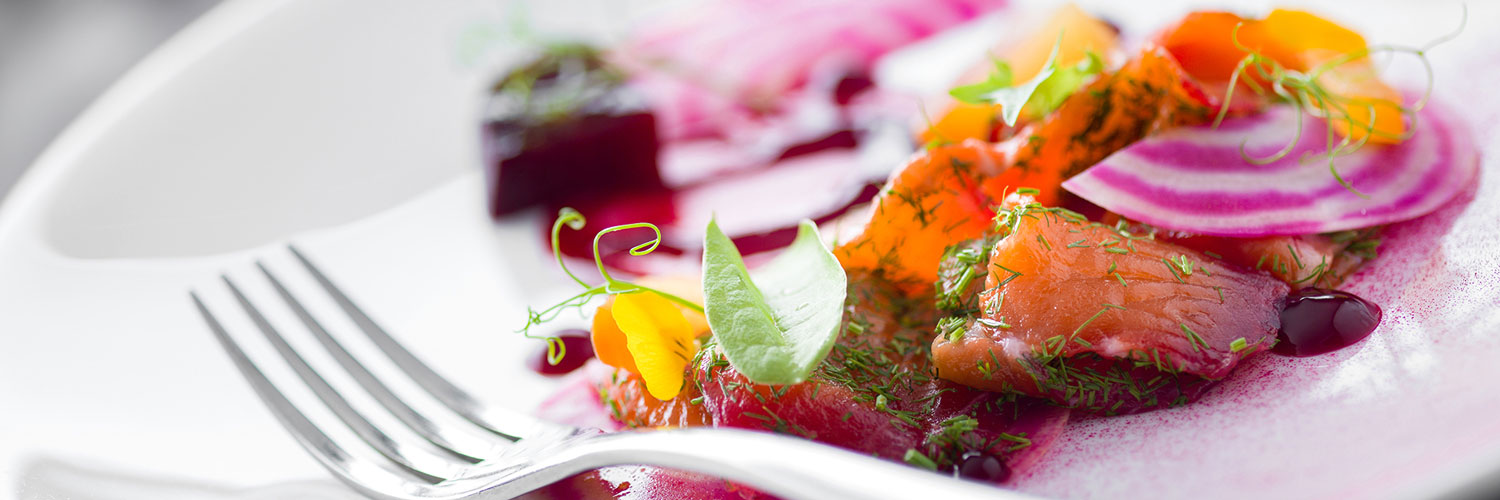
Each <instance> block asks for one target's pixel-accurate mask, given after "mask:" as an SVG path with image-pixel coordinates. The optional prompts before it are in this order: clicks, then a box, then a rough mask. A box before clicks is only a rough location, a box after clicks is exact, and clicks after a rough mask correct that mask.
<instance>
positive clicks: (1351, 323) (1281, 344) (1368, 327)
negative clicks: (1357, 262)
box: [1271, 288, 1381, 357]
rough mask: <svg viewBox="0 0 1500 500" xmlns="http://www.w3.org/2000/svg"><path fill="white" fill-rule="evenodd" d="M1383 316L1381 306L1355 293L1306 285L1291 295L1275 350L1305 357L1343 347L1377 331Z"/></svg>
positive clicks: (1282, 314) (1282, 318) (1282, 317)
mask: <svg viewBox="0 0 1500 500" xmlns="http://www.w3.org/2000/svg"><path fill="white" fill-rule="evenodd" d="M1380 316H1381V311H1380V306H1377V305H1375V304H1373V303H1370V301H1367V300H1365V299H1362V298H1360V297H1358V296H1356V295H1354V294H1352V293H1349V292H1342V291H1338V290H1324V289H1321V288H1304V289H1302V290H1298V291H1296V292H1293V293H1292V294H1291V295H1290V296H1288V297H1287V299H1286V307H1285V308H1284V309H1282V310H1281V333H1279V334H1278V335H1277V336H1276V346H1275V347H1272V348H1271V352H1274V353H1277V354H1281V355H1284V356H1296V357H1304V356H1316V355H1318V354H1323V353H1328V352H1333V351H1336V350H1339V349H1343V348H1345V347H1349V346H1350V345H1353V344H1354V343H1356V342H1359V341H1361V340H1364V338H1365V337H1368V336H1369V335H1370V333H1371V332H1374V331H1375V327H1376V326H1377V325H1379V324H1380Z"/></svg>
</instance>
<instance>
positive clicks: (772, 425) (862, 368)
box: [600, 273, 1068, 470]
mask: <svg viewBox="0 0 1500 500" xmlns="http://www.w3.org/2000/svg"><path fill="white" fill-rule="evenodd" d="M849 283H850V291H849V301H848V303H847V304H846V310H845V320H844V326H843V328H844V331H843V332H842V334H841V336H840V338H839V341H838V343H837V344H836V345H835V347H834V349H833V351H832V352H831V353H830V354H829V356H828V358H827V359H826V360H824V362H823V364H822V365H820V367H819V368H818V369H817V370H816V371H815V372H814V373H813V375H812V376H811V377H810V379H809V380H808V381H806V382H803V383H800V384H795V385H785V386H769V385H761V384H756V383H753V382H750V381H749V380H746V379H745V378H744V377H743V376H742V375H740V374H739V372H737V371H736V370H735V369H734V367H732V366H730V365H729V363H728V361H727V360H726V359H725V358H724V357H723V354H722V353H721V351H719V350H717V348H716V347H714V346H712V345H710V346H706V347H705V348H704V350H703V351H701V352H700V354H699V356H697V358H696V359H695V360H694V363H693V364H692V365H691V366H690V367H689V368H688V370H689V371H690V376H689V381H688V382H687V385H686V386H685V387H683V389H682V392H681V393H680V394H679V395H678V396H677V397H676V398H674V399H672V400H669V401H660V400H656V399H655V398H652V397H651V396H650V394H648V393H647V392H646V391H645V390H644V385H643V384H641V382H640V379H639V378H638V377H636V376H635V375H632V374H629V373H628V372H616V374H615V376H614V377H612V378H610V379H608V380H605V381H603V382H602V383H601V387H600V389H601V394H602V396H603V399H604V401H605V405H606V407H607V408H609V409H610V410H609V411H611V413H612V414H613V416H614V418H615V419H616V420H617V421H619V422H621V423H623V424H624V425H625V426H626V427H630V428H658V427H679V426H696V425H712V426H717V427H735V428H744V429H758V430H767V431H771V432H776V433H781V434H787V435H792V436H798V437H802V438H806V439H812V440H816V441H819V442H823V443H828V444H832V445H835V446H840V447H844V448H847V449H851V450H854V451H858V452H860V453H865V454H871V455H875V456H878V457H881V458H885V459H890V460H897V461H902V460H907V459H908V456H909V454H910V453H911V452H913V451H915V452H916V453H918V454H920V455H922V456H923V457H926V458H927V459H929V460H931V461H932V463H933V465H934V466H935V467H938V468H939V469H944V470H946V469H951V468H952V467H953V466H955V465H956V464H957V462H958V461H959V460H961V459H963V457H964V456H966V454H969V453H983V454H988V455H990V456H994V457H997V458H999V459H1000V460H1001V462H1002V463H1003V464H1004V466H1005V467H1006V470H1018V469H1024V468H1025V467H1027V466H1029V465H1030V464H1031V463H1032V462H1033V461H1035V460H1036V459H1037V458H1038V457H1040V455H1041V452H1042V450H1044V449H1045V448H1046V446H1047V443H1048V442H1050V440H1051V437H1052V436H1055V435H1056V434H1057V433H1058V432H1059V431H1060V430H1061V428H1062V425H1063V424H1064V423H1065V422H1066V421H1067V415H1068V410H1067V409H1064V408H1059V407H1056V406H1052V405H1049V404H1046V403H1044V402H1042V401H1038V400H1033V399H1029V398H1019V397H1017V396H1016V395H1014V394H1000V393H996V392H988V391H982V390H978V389H974V388H971V387H965V386H963V385H960V384H957V383H954V382H951V381H948V380H943V379H940V378H938V377H936V376H935V373H934V368H933V364H932V358H931V353H930V352H929V350H928V347H929V343H928V339H929V336H930V334H931V333H930V332H931V331H932V328H933V323H932V321H933V318H936V316H937V311H936V310H933V309H932V308H931V307H930V306H929V305H927V304H931V296H930V295H929V296H927V297H925V298H923V299H908V298H906V297H905V296H904V294H903V292H902V291H900V290H899V289H898V288H897V287H896V286H895V285H893V284H891V283H890V282H887V281H884V280H881V279H879V278H876V277H873V276H870V275H868V274H857V273H851V275H850V279H849Z"/></svg>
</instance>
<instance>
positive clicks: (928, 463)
mask: <svg viewBox="0 0 1500 500" xmlns="http://www.w3.org/2000/svg"><path fill="white" fill-rule="evenodd" d="M901 460H902V461H903V462H906V463H907V464H910V465H913V466H916V467H921V468H923V469H927V470H932V471H935V470H937V463H936V462H933V461H932V459H931V458H927V455H925V454H923V453H922V452H920V451H917V449H916V448H908V449H907V450H906V456H903V457H901Z"/></svg>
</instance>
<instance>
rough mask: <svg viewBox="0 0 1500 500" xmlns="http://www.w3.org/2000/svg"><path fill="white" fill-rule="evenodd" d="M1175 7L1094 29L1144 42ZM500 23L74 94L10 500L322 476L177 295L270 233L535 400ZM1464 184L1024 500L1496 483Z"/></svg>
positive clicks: (144, 77) (1381, 35)
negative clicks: (1319, 347) (1375, 257)
mask: <svg viewBox="0 0 1500 500" xmlns="http://www.w3.org/2000/svg"><path fill="white" fill-rule="evenodd" d="M658 3H662V2H634V3H629V2H627V3H626V4H622V3H621V2H618V1H608V0H597V1H595V2H592V3H590V4H587V5H585V6H583V7H579V6H578V3H577V2H573V3H568V4H567V5H562V4H563V2H539V3H537V5H534V6H532V7H531V8H529V9H525V10H524V12H525V15H527V16H529V17H530V18H531V19H533V20H534V21H536V25H537V26H538V29H539V30H541V31H544V32H574V33H579V34H582V35H585V36H589V37H594V38H596V39H598V38H602V39H609V38H610V36H611V35H610V34H611V33H614V32H616V31H617V30H618V29H619V28H620V27H621V26H623V24H624V21H622V20H628V19H630V18H632V17H634V16H639V15H642V14H641V13H642V12H649V11H650V9H651V8H654V7H653V5H654V4H658ZM1100 3H1103V2H1100ZM1186 3H1187V2H1185V3H1184V4H1183V5H1179V4H1173V5H1167V6H1161V7H1156V8H1153V9H1140V8H1130V7H1128V6H1126V5H1124V4H1121V5H1118V6H1111V5H1107V4H1105V5H1100V6H1099V8H1098V11H1100V12H1103V13H1105V14H1106V15H1107V16H1109V17H1110V18H1111V19H1112V20H1115V21H1117V22H1119V23H1120V24H1122V25H1124V26H1125V27H1126V28H1127V30H1128V31H1132V32H1135V33H1142V32H1145V31H1147V30H1149V29H1151V28H1152V27H1155V26H1160V25H1161V23H1164V22H1167V21H1169V20H1170V19H1173V18H1174V17H1175V16H1177V15H1179V14H1180V13H1181V12H1183V11H1185V10H1186V8H1187V7H1186ZM1191 3H1198V4H1201V3H1203V2H1191ZM511 5H515V4H501V3H498V2H492V1H479V0H475V1H472V2H456V1H455V2H420V3H418V2H395V1H391V2H354V1H352V0H317V1H300V2H288V1H266V2H258V1H251V0H239V1H231V2H228V3H226V4H225V5H223V6H221V7H220V8H218V9H216V10H214V11H213V12H212V13H210V14H209V15H207V16H205V18H203V19H202V20H200V21H198V22H197V23H195V24H194V25H193V26H192V27H190V28H189V29H188V30H186V31H184V32H183V33H182V34H180V35H179V36H177V37H176V38H174V39H173V40H172V41H171V42H170V43H168V44H167V45H166V46H164V47H163V48H162V49H160V50H159V51H158V52H157V53H156V54H154V55H153V56H152V57H151V58H149V59H148V60H147V61H146V62H144V63H142V64H141V65H140V66H139V67H137V68H136V69H135V70H133V71H132V72H131V73H130V75H129V76H127V77H126V78H125V79H124V80H122V81H121V82H120V83H119V84H117V85H116V86H115V87H114V88H113V89H112V90H111V91H110V92H109V93H108V94H106V95H105V96H104V97H103V98H101V99H100V100H99V101H98V102H97V103H95V105H94V106H93V107H92V108H91V109H90V110H89V111H88V112H87V113H85V115H84V116H83V117H82V118H80V119H79V121H78V122H77V123H75V124H74V125H73V126H72V127H71V128H70V129H69V130H68V131H67V132H66V133H65V134H64V135H63V136H62V137H61V138H59V139H58V141H57V142H56V143H55V144H53V146H52V147H51V148H50V149H49V150H48V152H47V153H46V154H45V155H44V156H43V157H42V159H41V160H40V161H39V162H38V163H37V164H36V165H35V166H34V167H33V168H32V169H31V170H30V171H29V172H28V174H27V176H26V177H25V178H24V179H23V181H22V182H21V183H20V184H19V185H17V187H16V188H15V190H14V191H13V192H12V194H11V195H10V197H9V199H7V200H6V202H5V205H4V208H3V210H0V339H3V341H4V343H3V344H0V483H8V484H10V487H9V488H8V489H7V491H18V490H19V488H21V486H22V485H23V483H24V478H22V477H21V472H22V470H23V467H25V466H26V465H27V464H32V463H44V464H46V463H53V464H55V463H56V462H55V460H64V461H67V462H69V463H86V464H89V465H90V466H97V467H101V468H105V469H114V470H123V471H127V472H132V473H135V474H138V475H140V476H146V477H157V478H183V479H188V480H192V481H201V482H203V483H204V484H218V485H225V486H231V487H235V486H249V485H264V484H274V483H279V482H283V481H288V480H294V479H315V480H323V479H324V478H326V475H325V473H324V472H323V471H322V470H321V469H320V468H319V467H318V466H317V465H316V464H315V463H314V462H313V461H312V460H310V459H308V458H307V456H306V454H305V453H304V452H302V451H301V450H300V449H299V448H298V447H297V446H296V444H295V443H294V442H293V441H292V440H291V439H289V438H288V436H287V435H286V434H285V433H284V431H282V430H281V428H280V427H279V426H278V425H277V424H276V423H275V422H274V420H272V419H271V418H270V416H269V414H268V412H266V411H265V410H264V409H262V408H261V407H260V404H259V402H258V401H257V400H256V399H255V397H254V396H253V394H252V393H251V392H250V391H249V390H247V387H246V386H245V384H244V383H243V382H242V381H241V380H240V379H239V376H238V375H237V374H236V373H235V372H234V371H233V369H232V368H231V367H230V365H229V364H228V363H227V361H226V359H225V357H224V355H223V354H222V353H221V352H220V351H219V349H218V347H217V346H216V345H215V344H214V343H213V341H212V340H211V338H210V337H209V336H208V333H207V331H205V329H204V327H203V325H202V324H201V321H200V320H199V318H198V317H197V316H196V315H195V314H194V312H193V311H192V309H191V308H190V307H189V303H188V301H187V296H186V291H187V290H188V289H189V288H197V289H200V290H203V291H205V293H206V294H208V295H209V298H210V299H211V300H217V301H219V302H217V303H220V304H222V303H223V302H222V301H223V299H224V294H223V293H222V287H221V286H219V285H218V283H217V282H216V279H217V276H218V274H219V273H221V272H228V273H229V274H231V275H232V276H234V277H235V278H236V279H238V280H240V281H241V282H243V283H246V284H247V287H248V288H250V289H249V290H248V291H249V293H250V294H251V295H252V296H253V297H254V298H261V299H267V303H274V302H273V300H274V299H273V298H272V297H268V296H267V294H268V293H269V291H268V289H266V288H265V287H264V286H261V285H260V281H259V280H257V279H255V278H256V276H255V275H254V274H253V267H251V262H252V261H253V260H254V259H256V258H264V259H266V260H267V262H268V263H269V265H271V266H272V267H273V268H274V269H278V270H283V271H284V274H292V271H293V270H294V268H292V267H290V266H288V265H287V264H289V262H288V261H287V259H286V254H285V252H284V251H283V250H282V249H281V246H280V245H281V243H282V242H285V241H289V240H294V241H297V242H298V243H299V244H300V245H301V246H302V247H303V248H304V249H305V250H306V251H307V252H308V253H310V254H311V255H312V256H313V257H314V258H315V259H317V260H319V261H320V262H322V263H323V265H324V267H325V268H327V269H328V271H329V272H330V274H332V275H333V277H334V278H335V279H336V280H338V281H340V282H341V283H342V284H343V285H344V286H345V287H346V288H348V289H350V290H351V291H352V292H354V295H355V296H356V299H357V300H359V301H361V302H362V303H364V304H365V305H366V306H367V307H368V308H369V309H371V310H372V311H374V312H375V313H377V316H378V319H379V320H381V321H382V322H384V323H385V324H386V325H387V326H388V327H389V328H390V329H392V330H393V331H395V332H396V333H397V335H398V336H400V337H402V338H403V339H404V340H406V341H407V343H409V344H410V345H412V346H413V347H414V349H415V350H417V351H418V352H419V354H421V355H422V356H424V357H425V358H428V359H429V360H430V361H432V362H434V363H435V364H437V365H439V366H440V367H441V369H442V370H443V371H444V372H446V373H448V374H449V375H451V376H452V377H454V378H456V379H458V380H459V381H460V382H461V383H463V385H465V386H467V387H469V388H470V389H472V390H473V391H474V392H476V393H478V394H480V395H481V396H483V397H486V398H489V399H492V400H494V401H501V402H505V404H510V405H513V406H515V407H516V408H521V409H528V408H530V407H531V406H532V405H533V404H534V403H535V401H536V400H537V398H539V397H541V396H542V395H543V394H545V393H546V391H547V389H548V387H549V385H548V383H547V382H546V381H542V380H540V379H539V378H538V377H536V376H534V375H531V374H529V373H528V372H526V370H525V369H524V368H522V367H521V360H522V359H523V358H524V357H525V356H526V355H528V354H529V353H530V348H531V347H532V346H531V345H529V344H522V343H520V342H519V341H518V339H517V336H516V335H515V334H513V333H511V330H512V329H513V328H514V327H515V326H517V325H518V322H519V321H520V318H521V314H522V313H523V312H524V306H525V305H526V304H527V303H530V304H542V303H544V302H546V299H549V298H551V297H550V296H553V295H556V294H558V293H561V292H562V291H563V290H561V289H558V288H556V287H555V286H553V285H552V284H555V283H557V281H556V280H555V279H554V278H555V276H553V275H552V274H551V273H552V271H551V269H550V268H549V267H547V266H544V265H534V264H535V263H537V262H541V261H542V259H543V258H544V257H545V255H544V254H543V249H542V248H541V247H540V246H539V245H538V244H537V243H536V241H535V238H536V235H537V234H539V233H538V231H537V229H536V228H535V227H533V226H532V225H531V224H532V223H533V221H534V220H535V218H534V217H533V218H528V219H525V220H522V221H520V222H517V223H511V224H505V225H494V224H491V223H490V222H489V221H488V219H487V218H486V217H485V216H484V214H483V210H482V207H483V204H482V199H483V188H482V185H481V182H480V176H479V175H478V168H477V165H478V157H477V151H478V147H477V131H476V123H477V120H478V110H479V103H480V102H481V99H482V98H483V96H484V91H483V90H484V87H485V84H487V83H488V79H489V78H490V77H491V76H492V72H491V70H492V69H493V68H494V67H496V65H498V64H502V63H503V62H504V61H505V60H507V57H509V56H511V55H513V54H514V50H512V49H513V48H514V47H513V45H514V44H513V41H512V40H511V39H509V38H507V35H506V32H507V29H508V28H507V27H508V26H511V23H510V22H509V21H508V20H509V19H512V18H513V17H512V16H515V15H518V14H517V12H518V11H517V10H515V9H513V8H512V7H510V6H511ZM542 5H545V7H542ZM1470 8H1471V10H1472V12H1471V13H1470V27H1469V29H1468V30H1467V31H1466V32H1465V33H1464V34H1463V35H1462V36H1461V37H1460V38H1459V39H1458V40H1456V41H1454V42H1453V43H1451V44H1449V45H1445V46H1443V47H1442V48H1440V49H1438V50H1437V51H1434V53H1433V54H1432V58H1433V61H1434V63H1435V65H1436V67H1437V70H1438V72H1439V83H1438V93H1439V95H1441V96H1444V97H1445V99H1446V100H1447V101H1448V102H1449V103H1452V104H1457V105H1460V106H1461V107H1463V110H1464V112H1465V117H1466V118H1467V119H1468V120H1469V121H1470V123H1471V124H1473V125H1474V126H1475V129H1476V134H1477V138H1478V143H1479V144H1481V146H1482V147H1483V148H1485V149H1492V148H1494V147H1495V146H1500V144H1497V136H1496V129H1497V125H1500V99H1497V98H1495V97H1494V95H1493V93H1492V82H1494V81H1496V79H1497V78H1500V73H1497V69H1496V68H1497V67H1500V52H1497V49H1496V47H1500V37H1497V36H1496V35H1495V34H1494V33H1493V30H1491V29H1490V28H1491V27H1490V26H1488V25H1487V23H1490V22H1493V21H1494V20H1496V19H1500V5H1495V4H1493V3H1481V4H1479V5H1472V6H1470ZM1262 9H1263V6H1261V5H1255V6H1247V7H1245V8H1244V10H1247V11H1252V12H1260V11H1262ZM1319 10H1322V11H1325V12H1328V13H1329V14H1331V15H1332V16H1333V17H1335V18H1337V19H1341V20H1346V21H1349V22H1350V24H1353V25H1354V26H1355V27H1356V28H1358V29H1360V30H1361V31H1363V32H1364V33H1366V34H1367V35H1368V36H1370V37H1371V38H1372V39H1375V40H1379V41H1392V42H1401V43H1417V42H1420V41H1422V40H1425V39H1428V38H1431V37H1433V36H1436V35H1438V34H1440V33H1441V32H1443V31H1444V30H1446V29H1447V28H1448V27H1449V26H1451V25H1452V24H1453V22H1456V18H1457V15H1458V7H1457V5H1456V4H1448V3H1436V4H1434V3H1432V2H1423V3H1421V4H1406V3H1374V4H1363V3H1362V4H1359V5H1355V4H1347V5H1334V6H1327V7H1319ZM1400 67H1407V66H1400ZM1397 79H1398V80H1401V81H1405V82H1411V81H1413V80H1414V79H1413V77H1412V75H1410V74H1408V75H1405V76H1398V77H1397ZM1483 170H1484V172H1483V173H1482V174H1481V177H1480V182H1479V185H1478V186H1477V187H1476V193H1477V199H1476V200H1475V201H1474V202H1472V203H1471V204H1469V205H1467V206H1462V205H1455V206H1453V207H1450V208H1448V209H1445V210H1443V211H1441V212H1440V213H1439V214H1438V215H1435V216H1434V218H1432V219H1429V220H1426V221H1422V222H1419V223H1416V224H1411V225H1408V226H1406V227H1403V228H1401V229H1398V230H1397V234H1396V236H1394V237H1393V239H1392V240H1393V241H1392V242H1391V245H1390V246H1391V247H1393V248H1392V249H1391V252H1390V253H1389V254H1388V255H1387V256H1386V258H1384V259H1383V260H1382V261H1381V262H1379V263H1377V264H1376V265H1375V266H1374V267H1372V268H1371V269H1369V270H1367V271H1365V272H1364V273H1362V274H1361V275H1360V276H1359V277H1358V278H1356V280H1355V282H1354V283H1353V284H1352V285H1351V286H1352V287H1353V289H1354V290H1355V291H1357V292H1359V293H1361V294H1364V295H1366V296H1368V297H1370V298H1373V299H1375V300H1377V301H1378V302H1380V303H1381V304H1382V305H1383V306H1385V307H1386V313H1387V318H1388V319H1387V322H1386V323H1385V324H1384V325H1383V326H1382V327H1381V329H1380V330H1379V331H1377V332H1376V334H1375V335H1374V336H1373V337H1372V338H1371V339H1370V340H1369V341H1367V342H1365V343H1363V344H1361V345H1359V346H1357V347H1355V348H1352V349H1349V350H1346V351H1343V352H1340V353H1337V354H1334V355H1330V356H1324V357H1316V358H1309V359H1300V360H1292V359H1283V358H1263V360H1262V361H1258V362H1252V363H1249V365H1248V366H1247V367H1245V368H1244V369H1242V370H1240V371H1239V372H1238V373H1236V374H1235V376H1234V377H1233V379H1232V380H1231V381H1230V382H1228V383H1226V384H1224V385H1223V386H1222V387H1221V388H1220V389H1218V390H1217V391H1215V392H1214V393H1213V394H1211V395H1210V396H1209V397H1208V398H1206V399H1205V400H1204V401H1203V402H1201V403H1198V404H1195V405H1191V406H1188V407H1185V408H1179V409H1174V410H1168V411H1159V412H1155V413H1150V414H1145V415H1137V416H1131V417H1123V418H1114V419H1098V420H1092V421H1089V422H1083V423H1079V424H1077V425H1074V426H1072V427H1071V428H1070V429H1069V430H1068V432H1067V433H1066V435H1065V436H1064V438H1063V439H1062V440H1061V441H1060V442H1058V443H1057V445H1056V446H1055V447H1054V449H1053V450H1052V453H1051V454H1050V455H1049V457H1048V458H1047V459H1046V460H1045V462H1044V463H1043V464H1042V465H1041V466H1040V469H1039V470H1038V472H1036V473H1034V474H1031V475H1029V476H1027V477H1024V478H1022V479H1021V480H1020V482H1019V486H1020V488H1021V489H1023V490H1026V491H1031V492H1036V493H1040V494H1043V495H1056V496H1068V497H1102V496H1141V495H1143V494H1146V493H1145V492H1150V494H1151V495H1152V496H1160V497H1200V496H1209V495H1212V496H1276V497H1326V496H1348V495H1353V496H1376V497H1385V496H1412V495H1418V494H1423V493H1430V492H1435V491H1440V490H1447V489H1450V488H1453V487H1457V486H1461V485H1464V484H1468V483H1469V481H1471V480H1473V479H1475V478H1477V477H1480V476H1481V475H1482V474H1484V473H1486V472H1489V471H1493V470H1497V467H1500V424H1497V423H1496V422H1497V421H1496V420H1495V419H1494V417H1493V415H1494V414H1495V413H1496V412H1497V411H1500V391H1496V390H1494V389H1493V387H1494V385H1493V383H1492V382H1491V381H1492V380H1495V379H1497V378H1500V363H1495V362H1494V360H1495V359H1500V251H1496V250H1495V249H1497V248H1500V223H1497V221H1500V193H1497V190H1500V189H1497V183H1496V176H1497V175H1500V163H1497V162H1496V161H1495V159H1494V158H1491V157H1486V158H1485V159H1484V166H1483ZM1449 226H1451V228H1450V227H1449ZM303 284H304V285H305V282H303ZM523 285H525V287H523ZM538 287H539V288H540V290H538ZM272 319H273V321H278V322H285V321H290V320H289V318H286V317H283V316H273V318H272ZM289 324H290V323H289ZM36 460H42V462H36ZM49 460H50V461H49ZM47 470H50V471H52V473H54V476H48V477H72V476H67V475H66V474H67V470H66V469H65V470H63V471H62V472H57V470H56V469H47ZM57 474H61V475H60V476H58V475H57ZM34 479H37V480H43V479H45V478H39V479H38V478H34ZM30 491H31V492H32V493H35V492H36V489H35V486H34V485H33V489H32V490H30ZM189 496H191V495H189Z"/></svg>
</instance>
